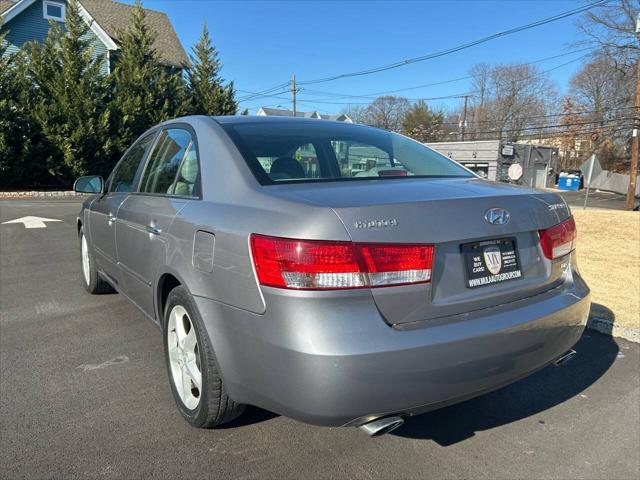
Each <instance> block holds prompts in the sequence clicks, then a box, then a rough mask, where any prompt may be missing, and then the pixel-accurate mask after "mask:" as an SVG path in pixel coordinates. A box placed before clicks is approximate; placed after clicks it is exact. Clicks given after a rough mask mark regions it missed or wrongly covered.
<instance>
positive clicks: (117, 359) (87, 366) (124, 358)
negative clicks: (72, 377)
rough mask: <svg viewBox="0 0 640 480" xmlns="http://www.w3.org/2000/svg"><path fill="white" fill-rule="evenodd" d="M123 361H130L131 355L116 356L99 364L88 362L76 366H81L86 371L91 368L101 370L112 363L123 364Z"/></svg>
mask: <svg viewBox="0 0 640 480" xmlns="http://www.w3.org/2000/svg"><path fill="white" fill-rule="evenodd" d="M123 363H129V357H127V356H125V355H122V356H120V357H115V358H112V359H111V360H107V361H106V362H102V363H98V364H93V363H87V364H84V365H78V366H77V367H76V368H81V369H82V370H84V371H85V372H88V371H90V370H101V369H103V368H107V367H111V366H112V365H122V364H123Z"/></svg>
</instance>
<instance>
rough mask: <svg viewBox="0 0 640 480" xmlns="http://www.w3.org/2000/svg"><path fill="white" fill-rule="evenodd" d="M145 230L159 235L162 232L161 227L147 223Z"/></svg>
mask: <svg viewBox="0 0 640 480" xmlns="http://www.w3.org/2000/svg"><path fill="white" fill-rule="evenodd" d="M144 230H145V231H146V232H147V233H150V234H152V235H159V234H160V233H162V230H161V229H159V228H158V227H154V226H151V225H147V226H146V227H144Z"/></svg>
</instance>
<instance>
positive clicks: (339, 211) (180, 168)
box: [75, 116, 589, 435]
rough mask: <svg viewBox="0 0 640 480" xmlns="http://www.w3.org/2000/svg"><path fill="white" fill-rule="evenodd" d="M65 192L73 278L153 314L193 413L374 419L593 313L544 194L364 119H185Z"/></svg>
mask: <svg viewBox="0 0 640 480" xmlns="http://www.w3.org/2000/svg"><path fill="white" fill-rule="evenodd" d="M75 190H76V191H79V192H85V193H91V194H92V195H91V196H89V197H88V198H87V199H86V201H85V202H84V204H83V207H82V210H81V212H80V215H79V216H78V225H77V228H78V234H79V238H80V250H81V258H82V271H83V280H84V286H85V288H86V289H87V290H88V291H89V292H90V293H104V292H108V291H112V290H114V289H115V290H116V291H118V292H119V293H121V294H122V295H124V296H126V297H127V298H128V299H129V300H130V301H131V302H132V303H133V304H135V305H136V306H137V307H138V308H139V309H140V310H141V311H142V312H143V313H144V314H145V315H146V316H147V317H148V318H149V319H150V320H152V321H153V322H155V323H157V324H158V326H159V327H160V328H161V329H162V331H163V335H164V347H165V351H166V363H167V370H168V374H169V378H170V385H171V390H172V392H173V396H174V397H175V401H176V403H177V406H178V408H179V410H180V412H181V413H182V415H183V416H184V418H185V419H186V420H187V421H188V422H190V423H191V424H193V425H195V426H199V427H214V426H216V425H219V424H221V423H224V422H228V421H230V420H232V419H234V418H236V417H237V416H238V415H240V414H241V412H242V410H243V406H244V405H245V404H252V405H257V406H259V407H262V408H265V409H268V410H271V411H274V412H277V413H280V414H283V415H287V416H290V417H293V418H295V419H299V420H302V421H305V422H309V423H313V424H318V425H334V426H338V425H341V426H347V425H349V426H360V427H362V428H363V429H364V430H366V431H367V433H369V434H371V435H374V434H380V433H384V432H387V431H390V430H392V429H393V428H395V427H397V426H399V425H400V424H401V423H402V421H403V419H404V418H406V417H408V416H411V415H414V414H418V413H421V412H426V411H429V410H433V409H436V408H439V407H442V406H445V405H448V404H451V403H455V402H459V401H462V400H464V399H467V398H470V397H473V396H477V395H481V394H483V393H485V392H488V391H490V390H493V389H496V388H499V387H501V386H503V385H506V384H508V383H511V382H514V381H516V380H518V379H519V378H522V377H524V376H526V375H529V374H531V373H532V372H535V371H536V370H538V369H540V368H542V367H544V366H546V365H548V364H550V363H552V362H554V361H557V359H559V358H560V359H562V360H564V359H567V358H569V356H571V354H572V353H573V352H572V351H571V350H570V349H571V347H572V346H573V345H574V343H575V342H576V341H577V340H578V338H579V337H580V335H581V333H582V331H583V329H584V326H585V323H586V320H587V316H588V312H589V289H588V287H587V285H586V284H585V282H584V280H583V279H582V277H581V276H580V274H579V272H578V270H577V268H576V257H575V247H576V228H575V223H574V221H573V217H572V216H571V212H570V210H569V208H568V207H567V205H566V204H565V202H564V201H563V200H562V199H561V198H560V197H559V196H558V195H556V194H555V193H552V192H544V191H537V190H532V189H529V188H524V187H519V186H513V185H507V184H500V183H494V182H489V181H486V180H482V179H480V178H478V177H477V176H476V175H474V174H473V173H472V172H470V171H469V170H467V169H465V168H464V167H461V166H460V165H458V164H456V163H455V162H453V161H451V160H449V159H448V158H446V157H444V156H442V155H440V154H438V153H436V152H435V151H433V150H431V149H429V148H427V147H425V146H424V145H422V144H420V143H417V142H415V141H413V140H410V139H408V138H406V137H403V136H401V135H396V134H393V133H389V132H385V131H382V130H378V129H374V128H370V127H365V126H361V125H348V124H344V123H340V122H329V121H324V120H308V119H298V118H282V117H281V118H264V117H246V116H245V117H219V118H211V117H186V118H180V119H176V120H172V121H169V122H166V123H163V124H161V125H158V126H156V127H154V128H152V129H151V130H149V131H148V132H146V133H144V134H143V135H142V136H141V137H140V138H139V139H138V140H137V141H136V142H135V143H134V144H133V145H132V146H131V148H130V149H129V150H128V151H127V152H126V153H125V155H124V156H123V157H122V159H121V160H120V162H119V163H118V164H117V166H116V167H115V169H114V170H113V172H112V173H111V175H110V176H109V178H108V179H106V180H103V179H102V178H101V177H96V176H92V177H82V178H80V179H78V180H77V181H76V184H75ZM567 352H569V353H567Z"/></svg>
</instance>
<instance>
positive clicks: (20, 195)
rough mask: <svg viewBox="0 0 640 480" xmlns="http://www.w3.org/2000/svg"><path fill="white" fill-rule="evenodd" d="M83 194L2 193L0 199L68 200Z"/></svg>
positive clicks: (55, 192)
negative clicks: (67, 198)
mask: <svg viewBox="0 0 640 480" xmlns="http://www.w3.org/2000/svg"><path fill="white" fill-rule="evenodd" d="M80 195H81V194H79V193H76V192H74V191H73V190H61V191H53V192H38V191H35V190H34V191H23V192H17V191H16V192H0V199H4V198H52V197H53V198H66V197H71V198H73V197H79V196H80Z"/></svg>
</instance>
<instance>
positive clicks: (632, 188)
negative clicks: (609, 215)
mask: <svg viewBox="0 0 640 480" xmlns="http://www.w3.org/2000/svg"><path fill="white" fill-rule="evenodd" d="M639 18H640V16H639ZM636 33H640V22H639V24H638V26H637V27H636ZM633 119H634V120H633V133H632V137H631V168H630V170H629V189H628V190H627V203H626V205H625V206H626V208H627V210H633V204H634V203H635V196H636V185H637V181H638V130H639V129H640V65H639V64H637V63H636V101H635V108H634V109H633Z"/></svg>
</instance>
